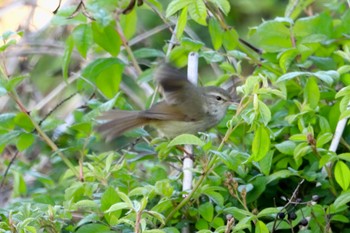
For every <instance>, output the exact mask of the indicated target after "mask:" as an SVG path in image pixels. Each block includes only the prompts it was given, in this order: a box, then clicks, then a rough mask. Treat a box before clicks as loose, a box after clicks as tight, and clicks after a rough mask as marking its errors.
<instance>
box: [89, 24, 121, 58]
mask: <svg viewBox="0 0 350 233" xmlns="http://www.w3.org/2000/svg"><path fill="white" fill-rule="evenodd" d="M91 28H92V35H93V40H94V41H95V42H96V44H98V45H99V46H101V47H102V48H103V49H104V50H106V51H107V52H108V53H109V54H111V55H112V56H117V55H118V54H119V51H120V46H121V45H122V41H121V39H120V37H119V35H118V33H117V32H116V30H115V26H114V25H113V24H110V25H108V26H106V27H103V26H101V25H99V24H98V23H97V22H92V23H91Z"/></svg>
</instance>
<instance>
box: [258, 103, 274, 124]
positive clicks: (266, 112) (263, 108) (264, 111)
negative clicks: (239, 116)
mask: <svg viewBox="0 0 350 233" xmlns="http://www.w3.org/2000/svg"><path fill="white" fill-rule="evenodd" d="M258 103H259V104H258V106H259V107H258V108H259V114H260V119H261V121H262V122H263V123H264V125H267V124H268V123H269V122H270V120H271V111H270V108H269V107H267V105H266V104H265V103H264V102H262V101H261V100H259V101H258Z"/></svg>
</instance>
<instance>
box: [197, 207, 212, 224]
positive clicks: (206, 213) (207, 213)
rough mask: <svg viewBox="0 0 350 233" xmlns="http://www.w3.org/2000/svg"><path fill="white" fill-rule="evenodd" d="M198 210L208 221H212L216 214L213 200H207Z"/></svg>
mask: <svg viewBox="0 0 350 233" xmlns="http://www.w3.org/2000/svg"><path fill="white" fill-rule="evenodd" d="M198 212H199V214H200V215H201V216H202V217H203V218H204V219H205V220H206V221H207V222H211V221H212V220H213V216H214V206H213V204H212V203H211V202H206V203H204V204H202V205H200V206H199V207H198Z"/></svg>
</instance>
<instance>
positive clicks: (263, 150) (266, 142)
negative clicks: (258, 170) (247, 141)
mask: <svg viewBox="0 0 350 233" xmlns="http://www.w3.org/2000/svg"><path fill="white" fill-rule="evenodd" d="M269 149H270V135H269V132H268V131H267V129H266V128H265V126H258V128H257V129H256V130H255V134H254V139H253V145H252V159H253V160H254V161H259V160H261V159H263V158H264V157H265V155H266V154H267V152H268V151H269Z"/></svg>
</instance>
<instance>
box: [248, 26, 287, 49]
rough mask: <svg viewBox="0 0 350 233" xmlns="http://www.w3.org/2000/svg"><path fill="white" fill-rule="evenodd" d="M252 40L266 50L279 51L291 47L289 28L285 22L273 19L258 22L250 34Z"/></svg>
mask: <svg viewBox="0 0 350 233" xmlns="http://www.w3.org/2000/svg"><path fill="white" fill-rule="evenodd" d="M252 40H253V42H255V43H256V44H257V46H259V47H261V48H263V49H264V50H266V52H272V53H273V52H281V51H284V50H285V49H290V48H292V47H293V46H292V42H291V39H290V31H289V28H288V27H287V26H286V25H285V23H283V22H279V21H274V20H269V21H265V22H263V23H262V24H260V25H259V26H258V27H257V29H256V31H255V33H254V35H253V36H252Z"/></svg>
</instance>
